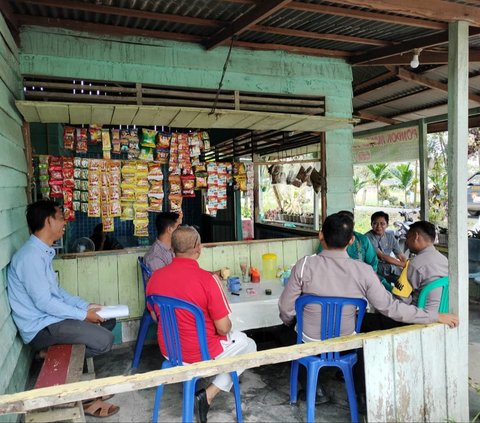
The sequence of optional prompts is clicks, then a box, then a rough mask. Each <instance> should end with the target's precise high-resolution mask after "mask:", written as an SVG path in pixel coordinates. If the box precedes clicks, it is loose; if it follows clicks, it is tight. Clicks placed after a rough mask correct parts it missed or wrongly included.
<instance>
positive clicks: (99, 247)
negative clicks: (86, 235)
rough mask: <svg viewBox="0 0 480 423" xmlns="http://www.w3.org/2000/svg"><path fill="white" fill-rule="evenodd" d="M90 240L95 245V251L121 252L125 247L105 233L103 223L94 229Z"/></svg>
mask: <svg viewBox="0 0 480 423" xmlns="http://www.w3.org/2000/svg"><path fill="white" fill-rule="evenodd" d="M90 239H91V240H92V241H93V243H94V244H95V251H106V250H121V249H123V245H122V244H120V243H119V242H118V241H117V239H116V238H115V237H114V236H110V235H107V234H106V233H105V232H103V223H99V224H98V225H97V226H95V228H94V229H93V233H92V235H90Z"/></svg>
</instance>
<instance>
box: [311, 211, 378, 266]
mask: <svg viewBox="0 0 480 423" xmlns="http://www.w3.org/2000/svg"><path fill="white" fill-rule="evenodd" d="M338 213H339V214H344V215H345V216H348V217H350V219H352V221H353V226H355V220H354V216H353V213H352V212H351V211H348V210H342V211H339V212H338ZM353 237H354V241H353V242H352V243H351V244H350V245H349V246H348V247H347V254H348V256H349V257H350V258H352V259H354V260H360V261H363V262H364V263H367V264H369V265H370V266H372V269H373V270H374V271H375V272H376V271H377V268H378V258H377V253H376V251H375V249H374V248H373V245H372V243H371V242H370V240H369V239H368V237H367V236H366V235H363V234H361V233H360V232H356V231H353ZM322 250H323V246H322V244H321V243H320V245H319V247H318V251H317V253H321V252H322Z"/></svg>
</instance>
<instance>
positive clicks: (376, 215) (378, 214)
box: [370, 211, 390, 225]
mask: <svg viewBox="0 0 480 423" xmlns="http://www.w3.org/2000/svg"><path fill="white" fill-rule="evenodd" d="M379 217H383V218H384V219H385V221H386V222H387V225H388V221H389V219H390V216H389V215H388V213H385V212H384V211H377V212H375V213H373V214H372V217H370V223H371V224H372V223H373V221H374V220H375V219H377V218H379Z"/></svg>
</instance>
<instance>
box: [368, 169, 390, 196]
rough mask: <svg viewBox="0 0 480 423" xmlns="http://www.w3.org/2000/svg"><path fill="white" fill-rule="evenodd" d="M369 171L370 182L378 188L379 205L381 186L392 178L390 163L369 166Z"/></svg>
mask: <svg viewBox="0 0 480 423" xmlns="http://www.w3.org/2000/svg"><path fill="white" fill-rule="evenodd" d="M367 169H368V170H369V172H370V181H371V182H372V183H373V184H375V187H376V188H377V204H379V198H378V192H379V190H380V184H381V183H382V182H383V181H384V180H385V179H388V178H389V177H390V171H389V170H388V163H377V164H369V165H367Z"/></svg>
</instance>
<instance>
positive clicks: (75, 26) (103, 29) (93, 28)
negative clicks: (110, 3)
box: [15, 15, 204, 42]
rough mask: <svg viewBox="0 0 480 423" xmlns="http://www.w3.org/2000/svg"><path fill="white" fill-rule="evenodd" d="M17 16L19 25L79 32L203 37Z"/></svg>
mask: <svg viewBox="0 0 480 423" xmlns="http://www.w3.org/2000/svg"><path fill="white" fill-rule="evenodd" d="M15 16H17V19H18V22H19V25H37V26H47V27H52V26H53V27H59V28H68V29H72V30H75V31H81V32H92V33H96V34H102V35H105V34H107V35H108V34H111V35H120V36H125V35H135V36H141V37H152V38H161V39H167V40H174V41H190V42H200V41H202V40H203V39H204V38H203V37H199V36H196V35H189V34H179V33H175V32H165V31H152V30H150V29H140V28H127V27H122V26H115V25H104V24H96V23H89V22H82V21H74V20H71V19H54V18H42V17H40V16H26V15H15Z"/></svg>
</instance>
